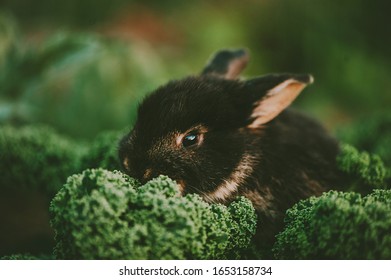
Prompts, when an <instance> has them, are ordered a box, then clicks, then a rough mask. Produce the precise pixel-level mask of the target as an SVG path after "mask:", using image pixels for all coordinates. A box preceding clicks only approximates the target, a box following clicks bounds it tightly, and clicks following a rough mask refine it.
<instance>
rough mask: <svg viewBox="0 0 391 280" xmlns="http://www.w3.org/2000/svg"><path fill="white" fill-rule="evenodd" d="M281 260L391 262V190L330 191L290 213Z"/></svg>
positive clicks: (278, 246)
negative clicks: (389, 260)
mask: <svg viewBox="0 0 391 280" xmlns="http://www.w3.org/2000/svg"><path fill="white" fill-rule="evenodd" d="M285 223H286V226H285V229H284V230H283V231H282V232H281V233H279V234H278V235H277V241H276V243H275V245H274V248H273V251H274V253H275V257H276V258H277V259H390V258H391V236H390V232H391V190H380V189H379V190H375V191H374V192H373V193H371V194H370V195H368V196H366V197H361V195H360V194H357V193H353V192H349V193H343V192H336V191H330V192H328V193H325V194H323V195H322V196H321V197H318V198H315V197H312V198H309V199H307V200H303V201H301V202H299V203H297V204H296V205H295V206H293V207H292V208H291V209H289V210H288V211H287V215H286V218H285Z"/></svg>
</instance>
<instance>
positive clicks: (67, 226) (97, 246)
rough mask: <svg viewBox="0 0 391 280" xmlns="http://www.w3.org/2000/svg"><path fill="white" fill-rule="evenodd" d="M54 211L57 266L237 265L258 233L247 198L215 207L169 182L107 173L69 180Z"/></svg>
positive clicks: (54, 202)
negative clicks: (68, 262) (70, 262)
mask: <svg viewBox="0 0 391 280" xmlns="http://www.w3.org/2000/svg"><path fill="white" fill-rule="evenodd" d="M50 212H51V215H52V220H51V224H52V227H53V228H54V229H55V232H56V237H55V239H56V242H57V245H56V247H55V251H54V252H55V256H56V258H58V259H225V258H234V257H239V254H238V252H240V251H241V250H243V249H245V248H246V247H247V246H248V245H249V243H250V240H251V238H252V236H253V235H254V233H255V229H256V215H255V211H254V208H253V207H252V204H251V202H250V201H249V200H247V199H245V198H239V199H237V200H236V201H234V202H232V203H231V204H230V205H229V206H228V207H226V206H223V205H220V204H213V205H210V204H208V203H206V202H204V201H203V200H202V199H201V198H200V197H199V196H198V195H195V194H193V195H186V196H184V197H181V196H179V189H178V186H177V184H176V183H175V182H174V181H172V180H171V179H169V178H168V177H166V176H160V177H158V178H155V179H153V180H151V181H149V182H148V183H146V184H145V185H142V186H141V185H140V184H139V183H138V182H137V181H136V180H134V179H132V178H130V177H128V176H126V175H124V174H122V173H120V172H118V171H114V172H111V171H107V170H104V169H87V170H85V171H84V172H83V173H82V174H78V175H73V176H71V177H69V178H68V181H67V183H66V184H65V185H64V187H63V188H62V189H61V190H60V191H59V192H58V194H57V195H56V196H55V198H54V199H53V200H52V203H51V206H50Z"/></svg>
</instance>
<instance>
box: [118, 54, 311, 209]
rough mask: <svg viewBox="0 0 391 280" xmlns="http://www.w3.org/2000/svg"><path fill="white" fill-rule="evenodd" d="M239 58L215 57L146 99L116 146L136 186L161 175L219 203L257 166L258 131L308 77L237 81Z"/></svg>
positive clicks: (260, 132)
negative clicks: (194, 71)
mask: <svg viewBox="0 0 391 280" xmlns="http://www.w3.org/2000/svg"><path fill="white" fill-rule="evenodd" d="M247 60H248V55H247V52H246V51H244V50H238V51H220V52H218V53H217V54H216V55H215V56H214V57H213V58H212V59H211V61H210V63H209V64H208V65H207V66H206V67H205V69H204V70H203V72H202V74H200V75H198V76H192V77H187V78H184V79H182V80H178V81H171V82H169V83H168V84H166V85H164V86H162V87H160V88H158V89H157V90H156V91H154V92H153V93H151V94H150V95H148V96H147V97H146V99H145V100H144V101H143V102H142V104H141V105H140V107H139V109H138V117H137V121H136V123H135V125H134V128H133V130H132V131H131V132H130V133H129V134H128V135H126V136H125V137H124V138H123V139H122V141H121V143H120V149H119V155H120V159H121V162H122V164H123V168H124V170H125V172H126V173H128V174H129V175H130V176H132V177H135V178H137V179H139V180H141V181H146V180H149V179H151V178H153V177H156V176H158V175H159V174H164V175H167V176H169V177H171V178H172V179H174V180H176V181H177V183H178V185H179V186H180V189H181V191H182V193H183V194H186V193H198V194H200V195H201V196H203V197H204V198H205V200H207V201H211V202H224V201H225V200H226V199H227V198H228V197H229V196H230V195H231V194H233V193H235V192H237V191H238V188H240V186H241V185H243V184H246V182H247V179H248V178H249V177H250V176H251V174H252V173H253V171H254V170H255V169H256V168H257V166H258V165H259V163H260V162H261V161H262V160H264V159H263V158H262V150H261V149H259V148H258V147H259V143H261V142H262V139H263V137H264V136H265V135H264V133H265V130H264V127H265V126H266V125H267V124H268V123H269V122H270V121H272V120H273V119H274V118H275V117H276V116H278V114H279V113H280V112H281V111H283V110H284V109H285V108H286V107H287V106H289V104H290V103H291V102H292V101H293V100H294V99H295V98H296V97H297V96H298V94H299V93H300V92H301V91H302V89H303V88H304V87H305V86H306V85H307V84H309V83H311V82H312V77H311V76H310V75H291V74H278V75H266V76H262V77H257V78H254V79H249V80H240V79H237V76H238V74H239V73H240V72H241V70H242V69H243V68H244V66H245V65H246V63H247Z"/></svg>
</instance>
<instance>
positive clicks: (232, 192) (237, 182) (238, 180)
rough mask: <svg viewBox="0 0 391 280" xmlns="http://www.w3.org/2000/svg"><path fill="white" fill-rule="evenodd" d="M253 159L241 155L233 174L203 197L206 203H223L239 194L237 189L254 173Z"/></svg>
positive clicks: (247, 155) (249, 156) (248, 155)
mask: <svg viewBox="0 0 391 280" xmlns="http://www.w3.org/2000/svg"><path fill="white" fill-rule="evenodd" d="M255 163H256V161H255V157H254V156H252V155H250V154H245V155H243V157H242V159H241V160H240V162H239V163H238V165H237V166H236V167H235V169H234V170H233V172H232V173H231V174H230V175H229V176H228V178H226V179H224V180H223V182H222V183H221V184H220V185H219V186H217V188H215V189H214V190H213V191H211V192H209V193H207V194H206V195H205V200H207V201H208V202H225V201H227V200H229V199H231V198H232V197H233V196H236V195H237V194H238V193H239V187H240V186H242V185H244V184H245V183H246V180H247V179H248V178H249V177H250V176H251V174H252V173H253V171H254V166H255Z"/></svg>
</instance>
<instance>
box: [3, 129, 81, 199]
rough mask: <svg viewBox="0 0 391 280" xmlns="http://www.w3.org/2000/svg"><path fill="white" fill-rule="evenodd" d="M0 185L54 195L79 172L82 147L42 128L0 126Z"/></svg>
mask: <svg viewBox="0 0 391 280" xmlns="http://www.w3.org/2000/svg"><path fill="white" fill-rule="evenodd" d="M0 151H1V153H0V170H1V176H0V186H1V187H2V188H13V189H29V190H41V191H44V192H47V193H49V194H52V195H53V194H55V193H56V191H57V190H58V189H59V188H60V187H61V186H62V185H63V182H64V181H65V180H66V178H67V177H68V176H69V175H70V174H73V173H75V172H78V171H79V165H80V162H79V161H80V160H79V158H80V155H81V154H82V148H81V147H80V146H79V145H77V144H76V143H74V142H72V141H71V140H69V139H67V138H65V137H63V136H61V135H59V134H57V133H55V132H54V131H53V130H52V129H50V128H48V127H44V126H26V127H21V128H15V127H11V126H1V127H0Z"/></svg>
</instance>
